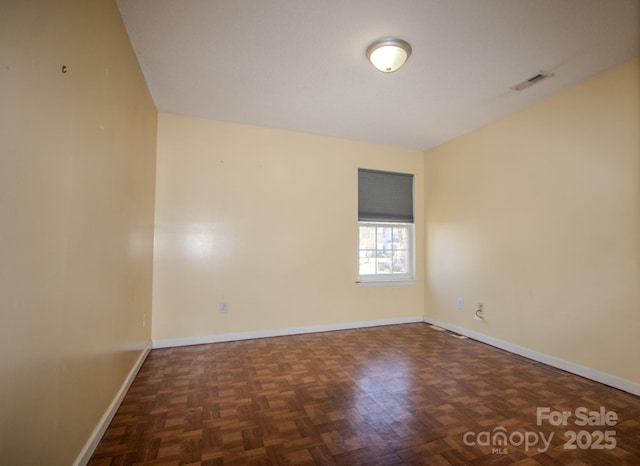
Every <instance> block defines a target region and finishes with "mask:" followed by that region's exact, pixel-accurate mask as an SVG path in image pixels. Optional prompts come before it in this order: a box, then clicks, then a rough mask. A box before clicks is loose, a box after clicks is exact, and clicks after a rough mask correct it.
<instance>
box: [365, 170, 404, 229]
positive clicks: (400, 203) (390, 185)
mask: <svg viewBox="0 0 640 466" xmlns="http://www.w3.org/2000/svg"><path fill="white" fill-rule="evenodd" d="M358 220H359V221H361V222H367V221H368V222H402V223H413V175H409V174H406V173H395V172H383V171H378V170H368V169H365V168H359V169H358Z"/></svg>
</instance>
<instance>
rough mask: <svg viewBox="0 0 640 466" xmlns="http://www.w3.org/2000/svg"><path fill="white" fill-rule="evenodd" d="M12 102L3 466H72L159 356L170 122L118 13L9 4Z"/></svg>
mask: <svg viewBox="0 0 640 466" xmlns="http://www.w3.org/2000/svg"><path fill="white" fill-rule="evenodd" d="M62 65H66V66H67V67H68V72H67V73H66V74H63V73H62V72H61V66H62ZM0 93H1V95H2V97H1V99H0V101H1V102H2V104H1V105H0V141H2V142H1V143H0V190H1V193H2V194H1V195H0V257H1V258H2V260H1V261H0V351H1V353H2V358H0V374H1V375H0V463H2V464H11V465H19V464H29V465H35V464H38V465H69V464H71V463H72V462H73V461H74V460H75V459H76V457H77V456H78V454H79V453H80V451H81V449H82V448H83V446H84V445H85V442H86V441H87V440H88V438H89V436H90V434H91V432H92V430H93V429H94V428H95V427H96V425H97V424H98V421H99V420H100V418H101V417H102V415H103V414H104V413H105V410H106V409H107V407H108V406H109V404H110V403H111V402H112V400H113V399H114V397H115V395H116V393H117V391H118V389H119V388H120V386H121V385H122V383H123V381H124V379H125V377H126V376H127V374H128V373H129V371H130V370H131V368H132V367H133V365H134V363H135V361H136V359H137V358H138V356H139V355H140V354H141V351H142V349H143V348H145V347H146V346H147V345H148V344H149V341H150V328H149V327H150V326H149V325H148V326H147V328H143V327H142V318H143V317H142V315H143V313H145V312H146V313H147V318H149V317H150V315H149V312H150V306H151V281H152V280H151V278H152V275H151V273H152V267H151V260H152V252H153V251H152V239H153V235H152V230H153V195H154V177H155V142H156V139H155V136H156V124H157V114H156V111H155V108H154V106H153V103H152V101H151V98H150V96H149V94H148V91H147V88H146V85H145V82H144V79H143V77H142V73H141V72H140V69H139V67H138V64H137V61H136V58H135V56H134V54H133V52H132V50H131V47H130V45H129V41H128V37H127V34H126V32H125V30H124V27H123V25H122V20H121V18H120V15H119V13H118V10H117V7H116V5H115V2H113V1H89V2H88V1H84V0H69V1H64V2H62V1H51V2H43V1H18V0H16V1H3V2H2V5H1V6H0Z"/></svg>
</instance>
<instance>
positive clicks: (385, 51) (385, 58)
mask: <svg viewBox="0 0 640 466" xmlns="http://www.w3.org/2000/svg"><path fill="white" fill-rule="evenodd" d="M409 55H411V45H409V42H407V41H405V40H402V39H394V38H387V39H382V40H378V41H376V42H374V43H373V44H371V45H370V46H369V47H368V48H367V58H368V59H369V61H370V62H371V64H372V65H373V66H375V67H376V68H377V69H379V70H380V71H382V72H383V73H392V72H394V71H396V70H398V69H399V68H400V67H401V66H402V65H404V62H406V61H407V58H409Z"/></svg>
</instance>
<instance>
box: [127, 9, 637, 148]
mask: <svg viewBox="0 0 640 466" xmlns="http://www.w3.org/2000/svg"><path fill="white" fill-rule="evenodd" d="M118 5H119V8H120V11H121V14H122V17H123V20H124V23H125V26H126V28H127V31H128V33H129V36H130V38H131V43H132V45H133V47H134V50H135V52H136V55H137V57H138V60H139V62H140V66H141V68H142V71H143V73H144V75H145V79H146V81H147V84H148V86H149V89H150V91H151V95H152V96H153V99H154V102H155V104H156V107H157V109H158V111H160V112H166V113H176V114H182V115H189V116H195V117H202V118H208V119H214V120H222V121H230V122H237V123H245V124H252V125H259V126H266V127H271V128H279V129H286V130H293V131H302V132H307V133H314V134H321V135H327V136H336V137H341V138H346V139H352V140H360V141H369V142H374V143H382V144H391V145H396V146H405V147H413V148H417V149H427V148H430V147H433V146H436V145H438V144H441V143H443V142H445V141H447V140H450V139H452V138H454V137H456V136H458V135H461V134H464V133H466V132H468V131H470V130H473V129H475V128H478V127H480V126H482V125H484V124H486V123H488V122H490V121H492V120H495V119H497V118H500V117H502V116H505V115H507V114H509V113H511V112H514V111H516V110H518V109H521V108H523V107H525V106H528V105H531V104H533V103H535V102H536V101H539V100H540V99H542V98H544V97H546V96H548V95H550V94H552V93H554V92H557V91H559V90H561V89H563V88H566V87H568V86H571V85H573V84H575V83H577V82H579V81H581V80H583V79H586V78H588V77H590V76H593V75H594V74H597V73H599V72H601V71H603V70H606V69H607V68H611V67H613V66H615V65H618V64H620V63H623V62H625V61H627V60H629V59H631V58H633V57H636V56H638V55H639V49H640V40H639V37H640V32H639V31H640V0H396V1H388V0H385V1H381V0H233V1H232V0H180V1H176V0H118ZM388 36H395V37H399V38H402V39H405V40H407V41H408V42H410V43H411V45H412V48H413V54H412V55H411V57H410V58H409V61H408V62H407V63H406V65H405V66H404V67H403V68H401V69H400V70H399V71H397V72H395V73H381V72H379V71H377V70H376V69H375V68H373V66H372V65H371V64H370V63H369V62H368V61H367V59H366V56H365V50H366V48H367V46H368V45H369V44H370V43H371V42H373V41H375V40H377V39H380V38H383V37H388ZM542 70H544V71H549V72H552V73H554V75H555V76H554V77H553V78H551V79H547V80H545V81H542V82H540V83H539V84H536V85H535V86H532V87H530V88H528V89H526V90H524V91H519V92H518V91H514V90H512V89H511V88H512V87H513V86H514V85H516V84H517V83H519V82H521V81H523V80H526V79H528V78H530V77H531V76H534V75H535V74H537V73H539V72H540V71H542Z"/></svg>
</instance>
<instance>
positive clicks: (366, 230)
mask: <svg viewBox="0 0 640 466" xmlns="http://www.w3.org/2000/svg"><path fill="white" fill-rule="evenodd" d="M375 248H376V227H360V249H375Z"/></svg>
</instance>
